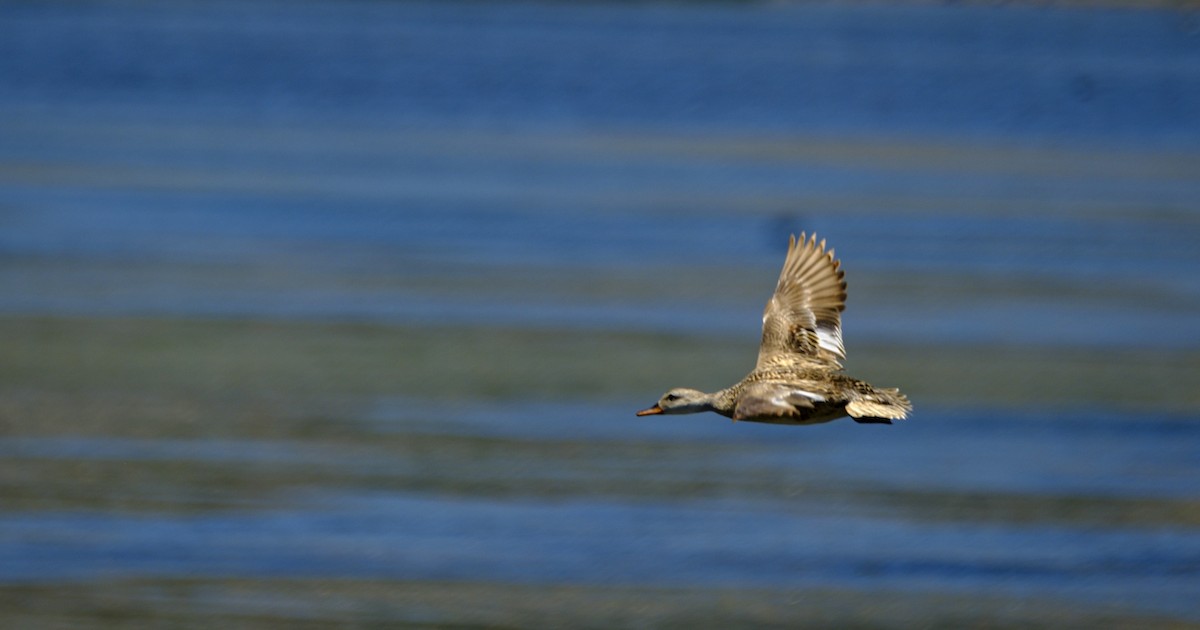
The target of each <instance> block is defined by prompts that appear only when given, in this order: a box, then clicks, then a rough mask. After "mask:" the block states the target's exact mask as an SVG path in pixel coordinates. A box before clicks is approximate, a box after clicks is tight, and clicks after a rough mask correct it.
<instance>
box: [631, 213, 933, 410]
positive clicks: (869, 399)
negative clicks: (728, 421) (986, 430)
mask: <svg viewBox="0 0 1200 630" xmlns="http://www.w3.org/2000/svg"><path fill="white" fill-rule="evenodd" d="M840 267H841V265H840V263H839V262H838V261H837V260H835V259H834V257H833V251H832V250H831V251H829V252H826V251H825V241H820V242H819V243H818V242H817V238H816V236H815V235H814V236H813V237H812V238H810V239H806V238H805V235H804V234H801V235H800V239H799V240H797V239H796V238H795V237H792V238H791V239H790V241H789V244H788V255H787V259H786V260H785V261H784V264H783V271H782V272H781V273H780V275H779V283H778V284H777V285H776V287H775V294H774V295H772V296H771V300H770V301H769V302H767V308H766V310H765V311H764V313H763V336H762V344H761V346H760V347H759V354H758V364H757V365H756V366H755V368H754V371H752V372H750V374H748V375H746V378H744V379H742V380H741V381H740V382H738V383H736V384H734V385H732V386H730V387H728V388H726V389H723V390H721V391H718V392H713V393H704V392H700V391H697V390H694V389H673V390H671V391H669V392H667V393H666V394H664V395H663V397H662V398H660V399H659V401H658V403H657V404H656V405H654V406H653V407H650V408H649V409H644V410H642V411H639V412H638V414H637V415H639V416H646V415H652V414H660V413H665V414H678V413H697V412H701V411H714V412H716V413H719V414H721V415H723V416H727V417H730V418H733V419H734V420H743V421H748V422H768V423H771V424H818V423H821V422H829V421H830V420H836V419H837V418H841V417H843V416H850V417H852V418H854V420H855V421H857V422H862V423H881V424H891V422H892V420H901V419H904V418H905V417H907V415H908V412H909V411H911V410H912V405H911V404H910V403H909V402H908V398H906V397H905V396H904V394H901V393H900V390H898V389H876V388H875V387H873V386H871V385H870V384H869V383H866V382H863V381H860V380H858V379H855V378H851V377H850V376H847V375H846V374H845V373H843V372H842V365H841V363H840V362H839V359H842V358H845V356H846V353H845V350H844V349H843V347H842V331H841V315H840V314H841V311H842V310H843V309H844V308H845V300H846V281H845V274H844V273H843V272H842V270H841V268H840Z"/></svg>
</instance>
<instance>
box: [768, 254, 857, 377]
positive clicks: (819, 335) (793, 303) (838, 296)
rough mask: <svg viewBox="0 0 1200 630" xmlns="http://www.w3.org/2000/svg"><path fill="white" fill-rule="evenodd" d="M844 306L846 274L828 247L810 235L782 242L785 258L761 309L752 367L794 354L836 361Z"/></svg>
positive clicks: (791, 358)
mask: <svg viewBox="0 0 1200 630" xmlns="http://www.w3.org/2000/svg"><path fill="white" fill-rule="evenodd" d="M845 307H846V279H845V273H843V272H842V270H841V263H840V262H838V261H837V260H835V259H834V257H833V250H829V251H825V241H823V240H822V241H820V242H818V241H817V236H816V235H815V234H814V235H813V236H812V237H811V238H806V236H805V234H804V233H803V232H801V233H800V238H799V239H796V238H795V237H794V236H793V237H791V238H790V239H789V241H788V253H787V259H786V260H784V263H783V271H782V272H780V274H779V283H778V284H777V285H776V286H775V294H774V295H772V296H771V300H770V301H769V302H767V308H766V310H765V311H763V332H762V345H761V346H760V347H759V349H758V365H757V369H761V368H765V367H770V366H771V365H773V364H776V363H783V362H788V361H794V360H795V359H797V358H803V359H807V360H813V359H818V360H824V361H828V362H830V363H832V364H834V365H837V366H840V365H841V363H840V362H839V359H844V358H846V351H845V349H844V348H843V347H842V323H841V312H842V309H844V308H845Z"/></svg>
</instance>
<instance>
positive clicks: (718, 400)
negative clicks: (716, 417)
mask: <svg viewBox="0 0 1200 630" xmlns="http://www.w3.org/2000/svg"><path fill="white" fill-rule="evenodd" d="M705 402H706V403H707V404H708V406H709V408H710V409H712V410H713V411H715V412H717V413H719V414H721V415H722V416H725V417H726V418H732V417H733V408H734V407H736V406H737V393H736V392H734V391H733V388H732V387H727V388H725V389H722V390H721V391H719V392H713V393H711V394H707V395H706V400H705Z"/></svg>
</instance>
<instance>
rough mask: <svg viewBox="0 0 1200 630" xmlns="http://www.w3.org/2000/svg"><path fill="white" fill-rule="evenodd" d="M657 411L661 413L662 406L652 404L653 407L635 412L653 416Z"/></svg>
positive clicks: (640, 414)
mask: <svg viewBox="0 0 1200 630" xmlns="http://www.w3.org/2000/svg"><path fill="white" fill-rule="evenodd" d="M658 413H662V407H659V406H658V405H654V406H653V407H651V408H649V409H643V410H641V411H639V412H637V415H639V416H653V415H654V414H658Z"/></svg>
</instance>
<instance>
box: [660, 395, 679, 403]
mask: <svg viewBox="0 0 1200 630" xmlns="http://www.w3.org/2000/svg"><path fill="white" fill-rule="evenodd" d="M663 400H669V401H672V402H674V401H676V400H679V394H667V395H666V396H663Z"/></svg>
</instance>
